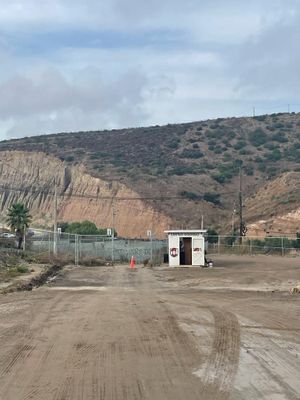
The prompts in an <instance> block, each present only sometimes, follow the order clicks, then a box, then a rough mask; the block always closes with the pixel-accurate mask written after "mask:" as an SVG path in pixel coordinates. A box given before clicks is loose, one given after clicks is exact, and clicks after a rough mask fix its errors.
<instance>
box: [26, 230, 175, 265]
mask: <svg viewBox="0 0 300 400" xmlns="http://www.w3.org/2000/svg"><path fill="white" fill-rule="evenodd" d="M26 248H27V250H28V251H32V252H35V253H48V254H49V257H51V256H53V255H55V254H57V255H58V256H59V255H64V256H66V257H68V258H70V259H72V260H73V261H74V263H75V264H80V262H81V261H82V260H85V259H88V258H89V259H92V258H94V259H101V260H105V261H107V262H113V263H114V262H120V263H129V261H130V259H131V257H132V256H134V257H135V259H136V262H138V263H142V262H147V261H148V262H152V263H153V264H160V263H161V262H162V261H163V258H164V254H165V253H167V252H168V250H167V241H166V240H154V239H148V240H142V239H121V238H112V237H108V236H100V235H74V234H69V233H56V234H54V233H53V232H47V231H36V232H35V234H34V236H32V237H31V238H30V239H29V240H27V244H26Z"/></svg>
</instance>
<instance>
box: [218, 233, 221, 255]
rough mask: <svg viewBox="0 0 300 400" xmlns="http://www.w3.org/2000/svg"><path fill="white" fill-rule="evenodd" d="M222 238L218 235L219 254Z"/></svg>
mask: <svg viewBox="0 0 300 400" xmlns="http://www.w3.org/2000/svg"><path fill="white" fill-rule="evenodd" d="M220 244H221V237H220V235H218V254H220Z"/></svg>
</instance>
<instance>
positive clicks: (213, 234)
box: [206, 228, 219, 243]
mask: <svg viewBox="0 0 300 400" xmlns="http://www.w3.org/2000/svg"><path fill="white" fill-rule="evenodd" d="M218 236H219V234H218V232H217V231H216V230H215V229H211V228H209V229H207V233H206V237H207V241H208V243H218Z"/></svg>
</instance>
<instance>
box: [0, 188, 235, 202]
mask: <svg viewBox="0 0 300 400" xmlns="http://www.w3.org/2000/svg"><path fill="white" fill-rule="evenodd" d="M1 190H2V191H11V192H21V193H22V192H23V193H31V194H44V195H47V196H55V191H51V190H49V191H44V190H39V189H36V190H34V189H28V188H26V189H21V188H16V187H11V186H0V191H1ZM218 194H220V195H227V194H235V192H221V193H218ZM57 196H58V197H63V198H68V197H69V198H71V197H76V198H87V199H94V200H116V201H130V200H133V201H137V200H141V201H142V200H154V201H164V200H186V201H191V200H193V199H189V198H187V197H183V196H126V197H117V196H95V195H86V194H79V193H77V194H74V193H57ZM199 200H201V199H199Z"/></svg>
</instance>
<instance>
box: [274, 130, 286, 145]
mask: <svg viewBox="0 0 300 400" xmlns="http://www.w3.org/2000/svg"><path fill="white" fill-rule="evenodd" d="M271 139H272V140H274V141H275V142H279V143H286V142H288V141H289V140H288V138H287V137H286V136H285V134H284V133H281V132H277V133H275V134H274V135H272V137H271Z"/></svg>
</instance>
